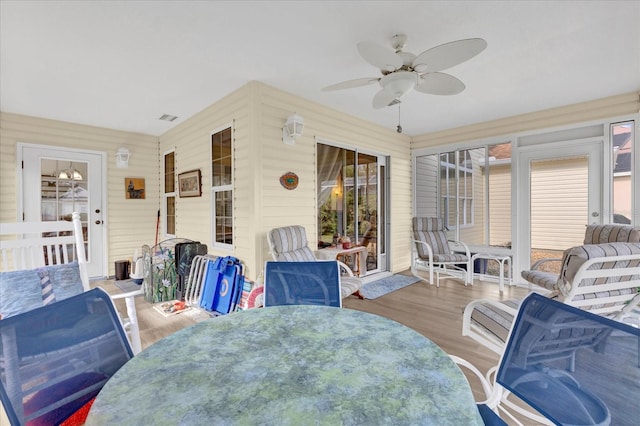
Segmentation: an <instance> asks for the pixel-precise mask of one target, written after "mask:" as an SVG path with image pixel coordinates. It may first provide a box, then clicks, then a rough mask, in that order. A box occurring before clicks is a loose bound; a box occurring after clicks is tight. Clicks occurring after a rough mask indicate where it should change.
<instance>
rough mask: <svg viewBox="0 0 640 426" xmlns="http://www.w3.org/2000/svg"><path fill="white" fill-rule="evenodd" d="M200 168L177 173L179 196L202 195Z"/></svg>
mask: <svg viewBox="0 0 640 426" xmlns="http://www.w3.org/2000/svg"><path fill="white" fill-rule="evenodd" d="M200 177H201V176H200V169H198V170H191V171H188V172H184V173H180V174H179V175H178V195H180V197H181V198H182V197H199V196H201V195H202V190H201V189H202V188H201V184H200Z"/></svg>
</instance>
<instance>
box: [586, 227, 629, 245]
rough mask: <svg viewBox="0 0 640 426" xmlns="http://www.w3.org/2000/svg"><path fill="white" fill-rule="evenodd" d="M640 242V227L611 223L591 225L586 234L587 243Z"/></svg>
mask: <svg viewBox="0 0 640 426" xmlns="http://www.w3.org/2000/svg"><path fill="white" fill-rule="evenodd" d="M616 242H618V243H639V242H640V227H634V226H631V225H620V224H609V225H589V226H587V230H586V232H585V234H584V243H585V244H603V243H616Z"/></svg>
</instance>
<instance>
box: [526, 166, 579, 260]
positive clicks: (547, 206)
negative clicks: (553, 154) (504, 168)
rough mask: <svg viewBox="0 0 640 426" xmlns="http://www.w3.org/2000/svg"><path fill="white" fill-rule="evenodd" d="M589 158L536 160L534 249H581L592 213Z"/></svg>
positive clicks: (534, 170) (532, 212) (532, 233)
mask: <svg viewBox="0 0 640 426" xmlns="http://www.w3.org/2000/svg"><path fill="white" fill-rule="evenodd" d="M588 203H589V191H588V169H587V159H586V158H582V159H577V158H576V159H568V160H555V161H548V160H543V161H537V162H533V163H532V165H531V248H532V249H539V250H560V251H563V250H565V249H567V248H569V247H573V246H579V245H581V244H582V241H583V240H584V229H585V226H586V225H587V218H588V213H589V209H588V207H589V205H588Z"/></svg>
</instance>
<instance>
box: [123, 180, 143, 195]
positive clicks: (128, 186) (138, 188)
mask: <svg viewBox="0 0 640 426" xmlns="http://www.w3.org/2000/svg"><path fill="white" fill-rule="evenodd" d="M124 194H125V198H126V199H127V200H143V199H144V198H145V193H144V178H134V177H127V178H124Z"/></svg>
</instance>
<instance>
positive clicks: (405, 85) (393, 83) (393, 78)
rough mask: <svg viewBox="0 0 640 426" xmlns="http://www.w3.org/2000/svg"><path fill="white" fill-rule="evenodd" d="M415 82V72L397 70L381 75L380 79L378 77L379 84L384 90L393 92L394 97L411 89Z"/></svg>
mask: <svg viewBox="0 0 640 426" xmlns="http://www.w3.org/2000/svg"><path fill="white" fill-rule="evenodd" d="M417 82H418V79H417V75H416V74H415V73H413V72H410V71H398V72H394V73H393V74H387V75H385V76H384V77H382V79H380V86H382V88H383V89H385V90H386V91H388V92H390V93H393V95H394V97H396V98H399V97H401V96H403V95H404V94H405V93H407V92H408V91H409V90H411V89H413V88H414V87H415V85H416V84H417Z"/></svg>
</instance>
